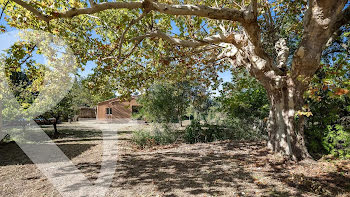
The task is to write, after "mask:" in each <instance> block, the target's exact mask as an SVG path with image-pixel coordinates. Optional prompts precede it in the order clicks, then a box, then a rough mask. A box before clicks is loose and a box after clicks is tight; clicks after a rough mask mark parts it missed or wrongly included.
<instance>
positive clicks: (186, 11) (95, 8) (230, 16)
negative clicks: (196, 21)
mask: <svg viewBox="0 0 350 197" xmlns="http://www.w3.org/2000/svg"><path fill="white" fill-rule="evenodd" d="M12 1H14V2H16V3H17V4H19V5H21V6H22V7H24V8H25V9H27V10H29V11H30V12H32V13H33V14H35V15H36V16H38V17H39V19H41V20H44V21H46V22H48V21H50V20H53V19H56V18H72V17H74V16H78V15H82V14H94V13H98V12H101V11H104V10H109V9H144V10H145V11H152V10H154V11H158V12H160V13H164V14H169V15H192V16H200V17H206V18H210V19H220V20H231V21H238V22H243V21H244V13H243V11H241V10H237V9H230V8H214V7H209V6H204V5H170V4H165V3H158V2H155V1H152V0H145V1H142V2H141V1H135V2H132V1H130V2H104V3H93V4H92V5H91V7H89V8H78V9H70V10H68V11H66V12H54V13H53V14H52V15H44V14H43V13H41V12H39V11H38V10H37V9H36V8H34V7H33V6H32V5H30V4H28V3H26V2H25V1H23V0H12ZM90 2H91V1H90Z"/></svg>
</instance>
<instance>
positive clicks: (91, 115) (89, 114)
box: [78, 107, 96, 119]
mask: <svg viewBox="0 0 350 197" xmlns="http://www.w3.org/2000/svg"><path fill="white" fill-rule="evenodd" d="M78 115H79V116H78V117H79V118H84V119H95V118H96V108H92V107H80V108H79V114H78Z"/></svg>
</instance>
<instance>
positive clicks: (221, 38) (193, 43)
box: [132, 30, 238, 47]
mask: <svg viewBox="0 0 350 197" xmlns="http://www.w3.org/2000/svg"><path fill="white" fill-rule="evenodd" d="M152 37H153V38H154V37H158V38H162V39H163V40H166V41H168V42H170V43H172V44H175V45H178V46H183V47H201V46H205V45H210V44H219V43H223V42H224V43H232V44H233V40H232V37H233V36H231V35H229V36H225V35H223V34H219V35H214V36H209V37H206V38H204V39H202V40H183V39H179V38H174V37H172V36H169V35H168V34H166V33H164V32H162V31H159V30H156V31H154V32H151V33H148V34H145V35H143V36H139V37H135V38H133V39H132V40H135V41H140V40H143V39H145V38H152ZM235 42H238V41H235Z"/></svg>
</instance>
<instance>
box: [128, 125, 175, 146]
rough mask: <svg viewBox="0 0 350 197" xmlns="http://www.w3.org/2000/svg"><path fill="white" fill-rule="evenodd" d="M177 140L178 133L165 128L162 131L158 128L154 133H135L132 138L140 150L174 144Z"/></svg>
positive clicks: (141, 131) (140, 131) (142, 131)
mask: <svg viewBox="0 0 350 197" xmlns="http://www.w3.org/2000/svg"><path fill="white" fill-rule="evenodd" d="M177 139H178V136H177V133H176V132H174V131H172V130H171V129H170V128H169V127H164V128H163V129H162V130H161V129H159V128H157V129H155V130H154V131H144V130H139V131H135V132H134V133H133V136H132V141H133V142H134V143H135V144H137V145H138V146H139V147H140V148H146V147H152V146H156V145H166V144H172V143H174V142H175V141H176V140H177Z"/></svg>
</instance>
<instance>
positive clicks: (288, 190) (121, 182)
mask: <svg viewBox="0 0 350 197" xmlns="http://www.w3.org/2000/svg"><path fill="white" fill-rule="evenodd" d="M135 127H140V125H135V126H125V128H123V131H122V132H118V139H119V140H118V141H116V143H117V144H118V150H119V157H118V164H117V169H116V172H115V178H114V181H113V183H112V185H111V188H110V190H109V193H108V196H133V197H134V196H350V175H349V169H350V162H346V161H337V162H326V161H323V162H317V163H310V164H307V163H304V164H303V163H299V164H295V163H287V162H285V161H284V160H283V159H281V158H278V157H275V156H273V155H271V154H269V152H268V151H267V150H266V149H265V147H264V144H263V143H261V142H233V141H225V142H216V143H209V144H195V145H188V144H177V145H171V146H163V147H158V148H156V149H148V150H138V149H136V148H135V147H134V146H133V145H132V144H131V143H130V141H129V140H130V138H131V132H132V130H135V129H137V128H135ZM141 127H143V128H144V127H145V125H141ZM60 129H61V131H63V133H64V135H62V136H61V137H62V138H60V139H56V140H55V142H56V144H58V146H59V147H60V148H61V149H62V150H63V152H65V153H66V154H67V156H68V157H69V158H70V159H72V161H73V163H74V164H76V165H77V166H78V168H79V169H80V170H82V172H84V173H85V175H86V176H87V177H88V178H89V179H91V180H94V179H96V177H97V173H98V172H99V169H100V160H101V142H102V137H101V132H99V131H96V130H89V129H88V128H82V126H81V125H68V124H66V125H60ZM0 196H36V197H37V196H59V194H58V192H57V191H56V190H55V189H54V187H53V186H52V185H51V184H50V183H49V181H48V180H47V179H46V178H45V177H44V176H43V175H42V174H41V173H40V172H39V171H38V170H37V168H36V167H35V165H34V164H32V162H31V161H30V160H29V159H28V158H27V157H26V156H25V155H24V154H23V152H22V151H21V150H20V149H19V148H18V146H17V145H16V144H14V143H12V144H8V145H5V146H0Z"/></svg>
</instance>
